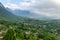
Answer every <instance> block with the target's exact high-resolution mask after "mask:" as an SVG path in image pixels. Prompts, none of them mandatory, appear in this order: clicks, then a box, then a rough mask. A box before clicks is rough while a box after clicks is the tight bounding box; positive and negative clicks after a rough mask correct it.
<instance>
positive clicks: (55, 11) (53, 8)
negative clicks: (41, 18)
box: [0, 0, 60, 19]
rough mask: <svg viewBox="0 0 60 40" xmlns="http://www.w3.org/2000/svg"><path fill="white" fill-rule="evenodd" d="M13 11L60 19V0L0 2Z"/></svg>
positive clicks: (9, 0)
mask: <svg viewBox="0 0 60 40" xmlns="http://www.w3.org/2000/svg"><path fill="white" fill-rule="evenodd" d="M0 2H1V3H2V4H3V5H4V6H5V7H8V8H11V9H13V10H15V9H20V10H29V11H31V12H34V13H36V14H39V15H45V16H48V17H53V18H57V19H58V18H60V0H0Z"/></svg>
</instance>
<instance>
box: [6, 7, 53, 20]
mask: <svg viewBox="0 0 60 40" xmlns="http://www.w3.org/2000/svg"><path fill="white" fill-rule="evenodd" d="M6 9H7V10H9V11H11V12H12V13H13V14H15V15H17V16H21V17H27V18H33V19H49V20H50V19H52V18H51V17H47V16H45V15H39V14H37V13H33V12H30V11H28V10H20V9H15V10H12V9H9V8H6Z"/></svg>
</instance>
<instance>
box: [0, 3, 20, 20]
mask: <svg viewBox="0 0 60 40" xmlns="http://www.w3.org/2000/svg"><path fill="white" fill-rule="evenodd" d="M0 19H4V20H10V21H11V20H15V21H16V20H17V19H19V18H18V17H17V16H15V15H14V14H12V13H11V12H9V11H8V10H6V9H5V7H4V6H3V5H2V4H1V3H0Z"/></svg>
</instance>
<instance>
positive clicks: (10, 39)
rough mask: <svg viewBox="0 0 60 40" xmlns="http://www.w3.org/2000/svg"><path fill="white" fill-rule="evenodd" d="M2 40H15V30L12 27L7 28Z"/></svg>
mask: <svg viewBox="0 0 60 40" xmlns="http://www.w3.org/2000/svg"><path fill="white" fill-rule="evenodd" d="M3 40H16V36H15V31H14V30H13V29H12V28H9V29H8V31H7V33H6V35H5V36H4V37H3Z"/></svg>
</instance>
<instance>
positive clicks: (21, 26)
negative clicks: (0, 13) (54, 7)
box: [0, 19, 60, 40]
mask: <svg viewBox="0 0 60 40" xmlns="http://www.w3.org/2000/svg"><path fill="white" fill-rule="evenodd" d="M59 30H60V23H58V22H56V21H42V20H40V21H39V20H32V19H29V20H25V21H24V20H23V21H20V22H19V21H16V22H15V21H14V22H12V21H7V20H0V37H2V40H60V32H59Z"/></svg>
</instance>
